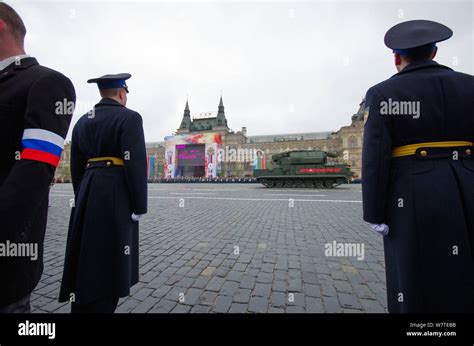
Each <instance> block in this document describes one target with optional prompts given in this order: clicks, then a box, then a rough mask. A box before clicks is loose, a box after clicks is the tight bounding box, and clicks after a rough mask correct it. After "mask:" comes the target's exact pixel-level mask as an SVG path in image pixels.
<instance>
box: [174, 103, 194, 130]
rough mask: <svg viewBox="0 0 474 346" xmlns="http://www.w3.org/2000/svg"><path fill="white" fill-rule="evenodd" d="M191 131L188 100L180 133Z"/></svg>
mask: <svg viewBox="0 0 474 346" xmlns="http://www.w3.org/2000/svg"><path fill="white" fill-rule="evenodd" d="M190 130H191V112H190V111H189V104H188V100H186V107H185V108H184V114H183V120H181V125H180V126H179V129H178V131H177V132H178V133H182V132H189V131H190Z"/></svg>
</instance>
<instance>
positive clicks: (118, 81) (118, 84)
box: [87, 73, 132, 92]
mask: <svg viewBox="0 0 474 346" xmlns="http://www.w3.org/2000/svg"><path fill="white" fill-rule="evenodd" d="M131 76H132V75H131V74H130V73H118V74H106V75H105V76H102V77H99V78H93V79H89V80H88V81H87V83H97V86H98V87H99V89H100V90H102V89H120V88H124V89H125V90H126V91H127V92H128V86H127V83H126V82H125V81H126V80H127V79H129V78H130V77H131Z"/></svg>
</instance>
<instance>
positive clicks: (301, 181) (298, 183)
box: [296, 179, 304, 188]
mask: <svg viewBox="0 0 474 346" xmlns="http://www.w3.org/2000/svg"><path fill="white" fill-rule="evenodd" d="M296 187H297V188H303V187H304V181H303V180H300V179H298V180H297V181H296Z"/></svg>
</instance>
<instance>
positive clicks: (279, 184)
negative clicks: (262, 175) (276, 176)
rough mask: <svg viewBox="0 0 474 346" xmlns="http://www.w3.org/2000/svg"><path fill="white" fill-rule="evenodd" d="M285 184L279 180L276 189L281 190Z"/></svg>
mask: <svg viewBox="0 0 474 346" xmlns="http://www.w3.org/2000/svg"><path fill="white" fill-rule="evenodd" d="M283 183H284V182H283V180H277V181H276V182H275V187H276V188H281V187H283V185H284V184H283Z"/></svg>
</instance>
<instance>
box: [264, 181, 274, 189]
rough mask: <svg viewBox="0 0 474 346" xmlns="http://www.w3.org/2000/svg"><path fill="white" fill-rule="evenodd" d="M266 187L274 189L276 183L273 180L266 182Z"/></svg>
mask: <svg viewBox="0 0 474 346" xmlns="http://www.w3.org/2000/svg"><path fill="white" fill-rule="evenodd" d="M265 183H266V185H265V186H266V187H269V188H272V187H274V186H275V182H274V181H273V180H265Z"/></svg>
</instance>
